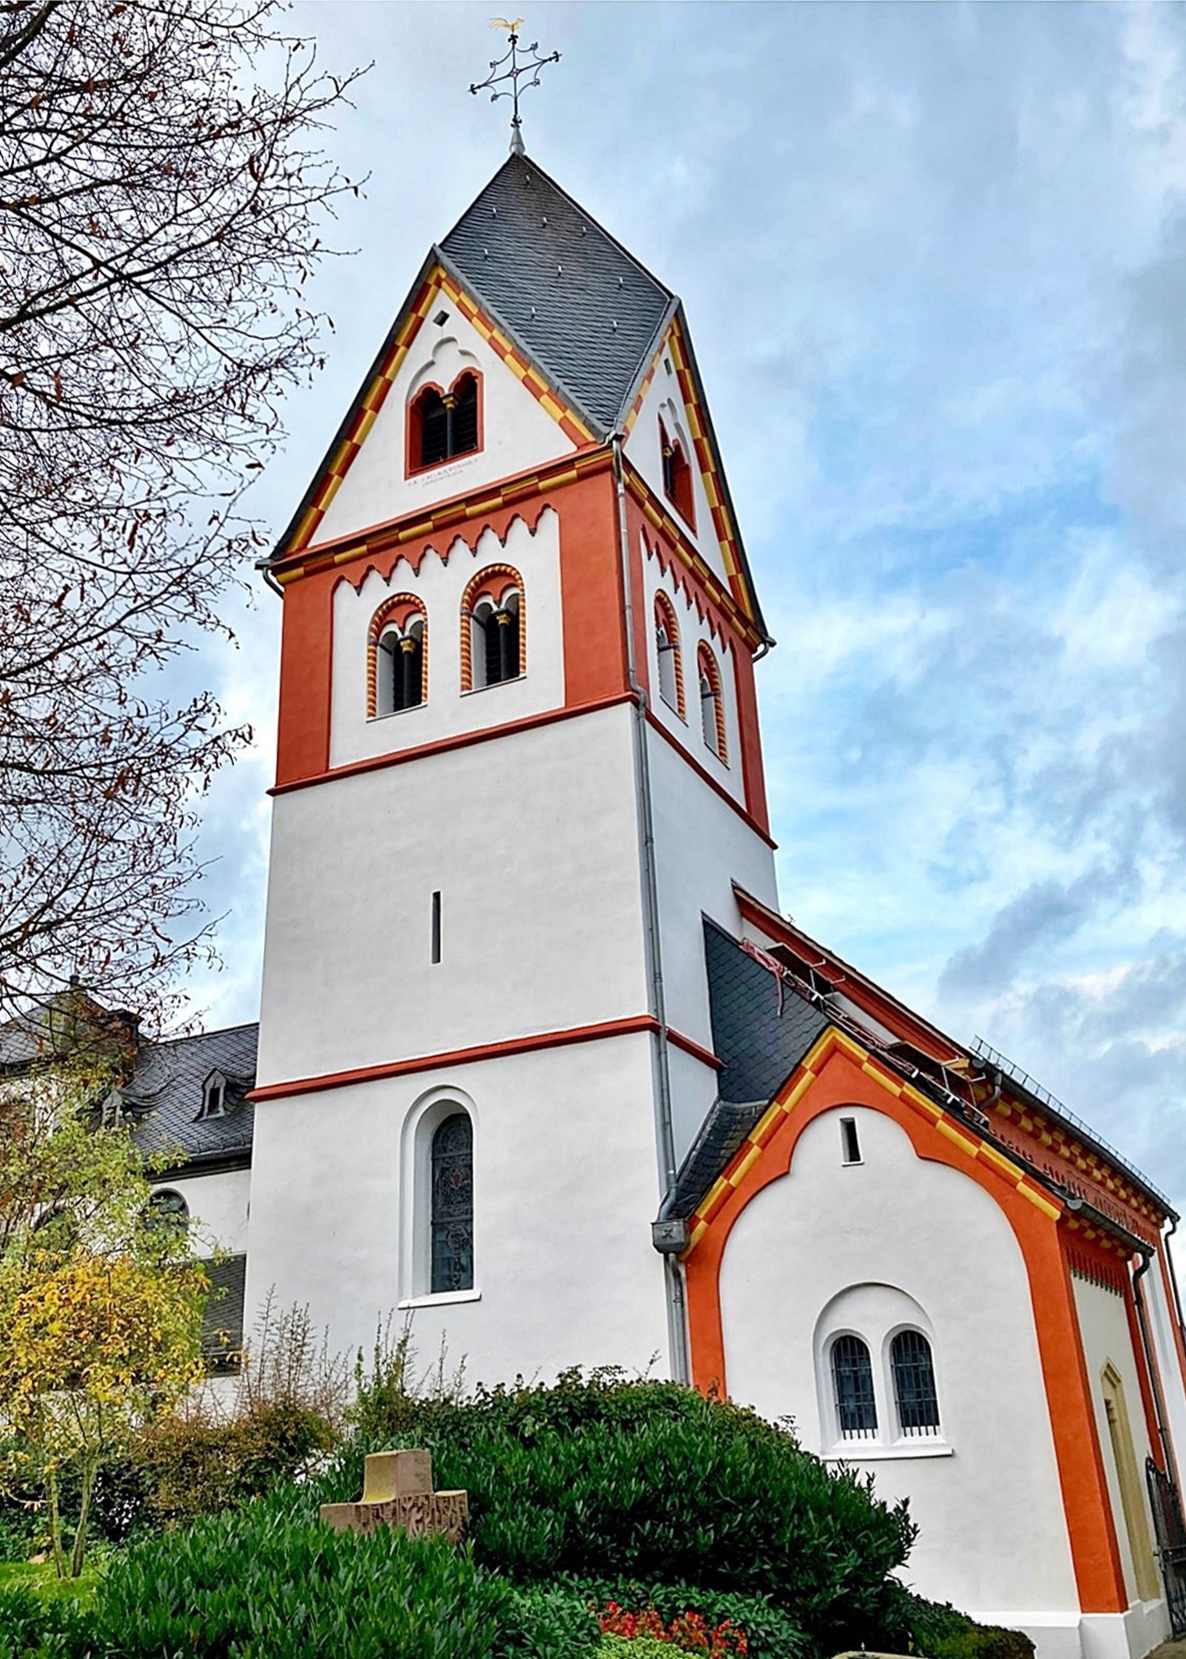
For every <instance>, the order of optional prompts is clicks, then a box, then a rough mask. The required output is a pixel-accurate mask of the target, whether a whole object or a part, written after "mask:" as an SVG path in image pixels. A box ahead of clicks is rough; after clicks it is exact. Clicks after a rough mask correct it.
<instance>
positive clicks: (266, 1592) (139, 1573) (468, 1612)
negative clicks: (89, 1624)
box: [94, 1490, 512, 1659]
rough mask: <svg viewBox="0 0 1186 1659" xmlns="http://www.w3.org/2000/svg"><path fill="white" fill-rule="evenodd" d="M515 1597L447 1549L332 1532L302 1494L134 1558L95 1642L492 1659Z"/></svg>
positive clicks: (225, 1657)
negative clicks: (314, 1514)
mask: <svg viewBox="0 0 1186 1659" xmlns="http://www.w3.org/2000/svg"><path fill="white" fill-rule="evenodd" d="M511 1596H512V1591H511V1589H510V1586H509V1585H507V1584H506V1583H505V1582H504V1581H500V1580H499V1579H498V1578H496V1577H494V1576H493V1575H489V1574H483V1573H481V1572H480V1571H479V1570H478V1569H477V1568H476V1567H475V1565H474V1562H473V1560H472V1559H471V1557H470V1555H469V1553H468V1552H467V1551H465V1550H454V1549H452V1548H451V1547H450V1546H449V1545H448V1544H446V1543H445V1542H444V1541H443V1540H437V1539H433V1540H413V1539H409V1538H407V1537H405V1536H404V1535H403V1534H401V1533H396V1532H392V1531H389V1530H387V1529H383V1530H381V1531H379V1532H375V1533H373V1534H371V1535H369V1536H367V1537H356V1536H354V1535H353V1534H337V1533H334V1532H331V1531H330V1529H329V1528H328V1527H324V1526H321V1525H320V1524H318V1523H317V1522H316V1521H315V1520H310V1518H309V1503H308V1495H307V1494H306V1493H303V1492H301V1491H299V1490H298V1491H295V1492H293V1491H288V1492H279V1493H277V1494H275V1495H274V1496H272V1497H270V1498H265V1499H258V1500H256V1501H255V1502H253V1503H251V1504H248V1505H246V1506H245V1507H243V1508H241V1509H238V1510H233V1511H230V1512H228V1513H227V1514H224V1515H218V1516H205V1517H202V1518H200V1519H199V1520H197V1521H195V1522H194V1523H193V1525H192V1526H191V1527H190V1528H189V1530H188V1531H182V1530H180V1529H175V1530H172V1531H170V1532H167V1533H164V1534H162V1535H161V1536H159V1537H157V1538H153V1539H150V1540H146V1541H145V1542H143V1543H139V1544H134V1545H132V1546H131V1547H130V1548H129V1549H128V1550H127V1551H126V1552H125V1553H124V1554H123V1555H122V1556H121V1557H119V1558H118V1559H117V1560H115V1561H113V1562H112V1564H111V1566H110V1568H109V1570H108V1572H107V1574H106V1576H105V1577H104V1579H103V1581H102V1583H101V1585H100V1587H99V1593H98V1596H97V1598H96V1606H95V1625H94V1637H95V1640H96V1643H97V1650H98V1651H99V1652H111V1653H113V1654H118V1655H119V1656H120V1659H161V1656H162V1655H170V1656H173V1655H184V1656H191V1655H192V1656H194V1659H232V1656H233V1659H390V1656H391V1655H393V1654H400V1655H405V1654H406V1655H409V1656H412V1655H414V1656H415V1659H489V1656H490V1655H491V1653H492V1652H493V1651H494V1644H495V1639H496V1636H497V1634H498V1630H499V1626H500V1623H501V1621H502V1618H503V1614H504V1611H505V1609H506V1607H507V1604H508V1602H509V1601H510V1599H511Z"/></svg>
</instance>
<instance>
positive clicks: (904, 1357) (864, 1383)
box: [831, 1329, 939, 1440]
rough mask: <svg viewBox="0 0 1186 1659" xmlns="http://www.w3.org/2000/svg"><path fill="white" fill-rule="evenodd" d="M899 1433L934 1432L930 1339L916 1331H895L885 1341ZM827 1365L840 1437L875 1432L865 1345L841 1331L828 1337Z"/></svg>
mask: <svg viewBox="0 0 1186 1659" xmlns="http://www.w3.org/2000/svg"><path fill="white" fill-rule="evenodd" d="M889 1362H890V1373H891V1376H892V1378H893V1391H894V1408H895V1411H896V1413H897V1419H898V1433H899V1434H901V1435H904V1436H906V1437H908V1438H909V1437H911V1436H921V1435H926V1436H932V1437H933V1436H934V1435H936V1434H938V1432H939V1397H938V1395H937V1393H936V1391H935V1367H934V1361H933V1359H932V1355H931V1345H930V1343H929V1342H928V1341H927V1339H926V1337H925V1336H924V1335H923V1334H922V1332H921V1331H916V1330H910V1329H907V1330H902V1331H898V1332H897V1334H896V1335H895V1336H894V1337H893V1339H892V1340H891V1342H890V1345H889ZM831 1371H832V1390H833V1400H834V1403H835V1407H836V1426H837V1430H838V1432H839V1437H840V1439H841V1440H872V1439H874V1438H876V1436H877V1427H878V1425H877V1395H876V1390H875V1388H874V1385H873V1362H872V1359H871V1358H870V1355H869V1345H868V1343H866V1342H865V1341H863V1340H862V1338H861V1337H859V1336H853V1335H851V1334H848V1333H846V1334H845V1335H843V1336H838V1337H837V1338H836V1339H835V1341H834V1342H833V1343H832V1351H831Z"/></svg>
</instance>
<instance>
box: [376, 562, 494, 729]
mask: <svg viewBox="0 0 1186 1659" xmlns="http://www.w3.org/2000/svg"><path fill="white" fill-rule="evenodd" d="M525 622H526V614H525V609H524V603H523V578H522V577H521V576H520V575H519V572H518V571H517V570H513V569H512V568H511V566H510V565H490V566H488V567H487V568H486V569H485V570H482V571H479V573H478V574H477V575H476V576H475V577H474V579H473V580H472V581H471V582H470V584H469V586H468V587H467V588H466V590H465V596H464V597H463V599H462V602H461V689H462V691H478V690H480V689H481V688H482V687H483V686H489V685H499V684H500V683H501V682H502V681H504V680H515V679H518V678H519V676H520V675H521V674H523V673H524V672H525V661H526V650H525V645H526V639H525V633H526V629H525ZM427 700H428V613H427V612H426V610H425V608H424V605H423V604H422V602H421V601H420V600H419V599H417V598H416V597H415V596H414V595H412V594H410V593H397V594H394V595H393V596H392V597H391V598H390V599H388V600H387V601H385V603H384V604H382V605H381V606H380V607H379V609H378V610H377V611H376V612H375V614H374V616H373V617H372V618H371V626H370V636H369V640H368V652H367V717H368V718H369V719H372V720H373V719H374V718H375V717H376V716H377V715H384V714H397V713H399V711H400V710H401V709H411V708H417V707H418V706H419V705H420V704H421V703H424V702H427Z"/></svg>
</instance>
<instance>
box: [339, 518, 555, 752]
mask: <svg viewBox="0 0 1186 1659" xmlns="http://www.w3.org/2000/svg"><path fill="white" fill-rule="evenodd" d="M502 564H509V565H511V566H512V567H513V568H514V569H515V570H516V571H518V573H519V575H520V576H521V577H522V578H523V616H524V619H525V625H524V628H523V634H522V646H523V658H524V673H523V674H522V675H521V676H520V677H519V678H518V679H515V680H507V681H504V682H503V683H502V684H501V685H493V686H485V687H483V689H482V690H480V691H470V692H466V693H464V694H463V693H462V690H461V601H462V597H463V595H464V593H465V589H466V586H467V584H468V583H469V582H470V580H471V579H472V578H473V577H474V576H476V575H477V574H478V573H479V572H480V571H482V570H484V569H485V568H486V566H487V565H502ZM398 593H408V594H412V595H413V596H414V597H416V598H418V599H419V600H420V601H421V602H422V604H423V605H424V606H425V609H426V610H427V613H428V621H427V657H428V697H427V699H426V700H425V701H424V702H423V703H421V704H420V705H419V706H418V707H416V708H410V709H401V710H400V711H399V712H398V713H396V714H386V715H379V716H377V717H376V718H373V719H368V718H367V650H368V645H367V636H368V631H369V629H370V625H371V619H372V617H373V616H374V615H375V612H376V611H377V610H378V609H379V607H380V606H381V605H382V604H383V603H384V601H385V600H387V599H389V598H390V597H391V596H392V595H393V594H398ZM563 641H564V633H563V617H562V615H561V608H560V535H559V519H558V517H557V514H556V513H555V511H554V510H553V509H552V508H550V507H547V508H545V509H544V511H543V512H542V513H541V514H540V517H539V520H538V523H537V525H536V528H535V530H534V532H533V531H532V530H529V529H528V527H527V525H526V524H525V523H524V521H523V520H522V519H521V518H516V519H514V520H513V521H512V523H511V525H510V527H509V529H508V531H507V536H506V541H505V542H502V541H500V540H499V538H498V537H497V536H496V535H495V534H494V532H493V531H492V530H487V531H484V532H483V533H482V535H480V536H479V537H478V538H477V540H476V542H475V545H474V546H473V547H472V548H471V547H470V546H469V545H467V543H466V542H465V541H464V540H463V539H462V538H461V537H460V536H458V537H455V538H453V539H451V540H448V541H445V542H443V543H442V546H441V549H440V552H439V553H438V552H436V551H433V550H430V551H429V552H428V553H427V554H426V555H425V557H424V559H423V561H422V563H421V565H420V570H419V573H417V572H416V571H414V570H413V569H412V567H411V565H410V564H408V562H407V560H406V559H401V560H400V561H399V562H398V563H397V564H396V566H395V569H394V570H393V571H392V574H391V578H390V580H389V581H384V580H383V578H382V577H381V576H379V575H378V574H377V573H376V572H375V571H374V570H372V571H370V573H369V574H368V575H367V576H366V577H365V578H364V580H363V581H362V584H361V586H360V587H359V588H358V589H356V588H355V587H354V585H353V584H352V583H351V582H349V581H347V580H345V579H343V580H342V581H341V582H339V583H338V586H337V588H336V589H335V590H334V621H333V686H332V698H331V705H330V709H331V712H330V765H331V766H343V765H345V764H347V763H348V762H349V761H354V760H365V759H369V758H370V757H372V756H375V755H384V754H391V753H392V752H393V751H395V750H397V749H410V748H414V747H415V746H416V745H418V744H421V743H435V742H438V741H439V740H440V739H441V738H443V737H450V736H452V735H453V734H455V733H457V732H465V731H473V730H475V729H476V728H478V727H481V726H498V725H502V724H504V723H505V722H507V721H511V720H522V719H524V718H525V717H526V716H527V715H531V714H539V713H541V712H542V711H543V710H544V709H551V708H558V707H561V706H562V705H563V703H564V643H563Z"/></svg>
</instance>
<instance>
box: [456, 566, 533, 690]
mask: <svg viewBox="0 0 1186 1659" xmlns="http://www.w3.org/2000/svg"><path fill="white" fill-rule="evenodd" d="M525 623H526V616H525V614H524V605H523V578H522V577H521V576H520V575H519V572H518V571H517V570H514V569H512V567H511V566H510V565H491V566H489V568H488V569H486V570H483V571H479V573H478V574H477V575H476V576H475V577H474V579H473V581H472V582H470V584H469V586H468V587H467V588H466V590H465V596H464V598H463V599H462V601H461V689H462V691H480V690H481V689H482V687H483V686H489V685H500V684H501V683H502V682H503V681H504V680H516V679H518V677H519V675H520V674H522V672H523V659H524V644H525V632H526V629H525Z"/></svg>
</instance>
